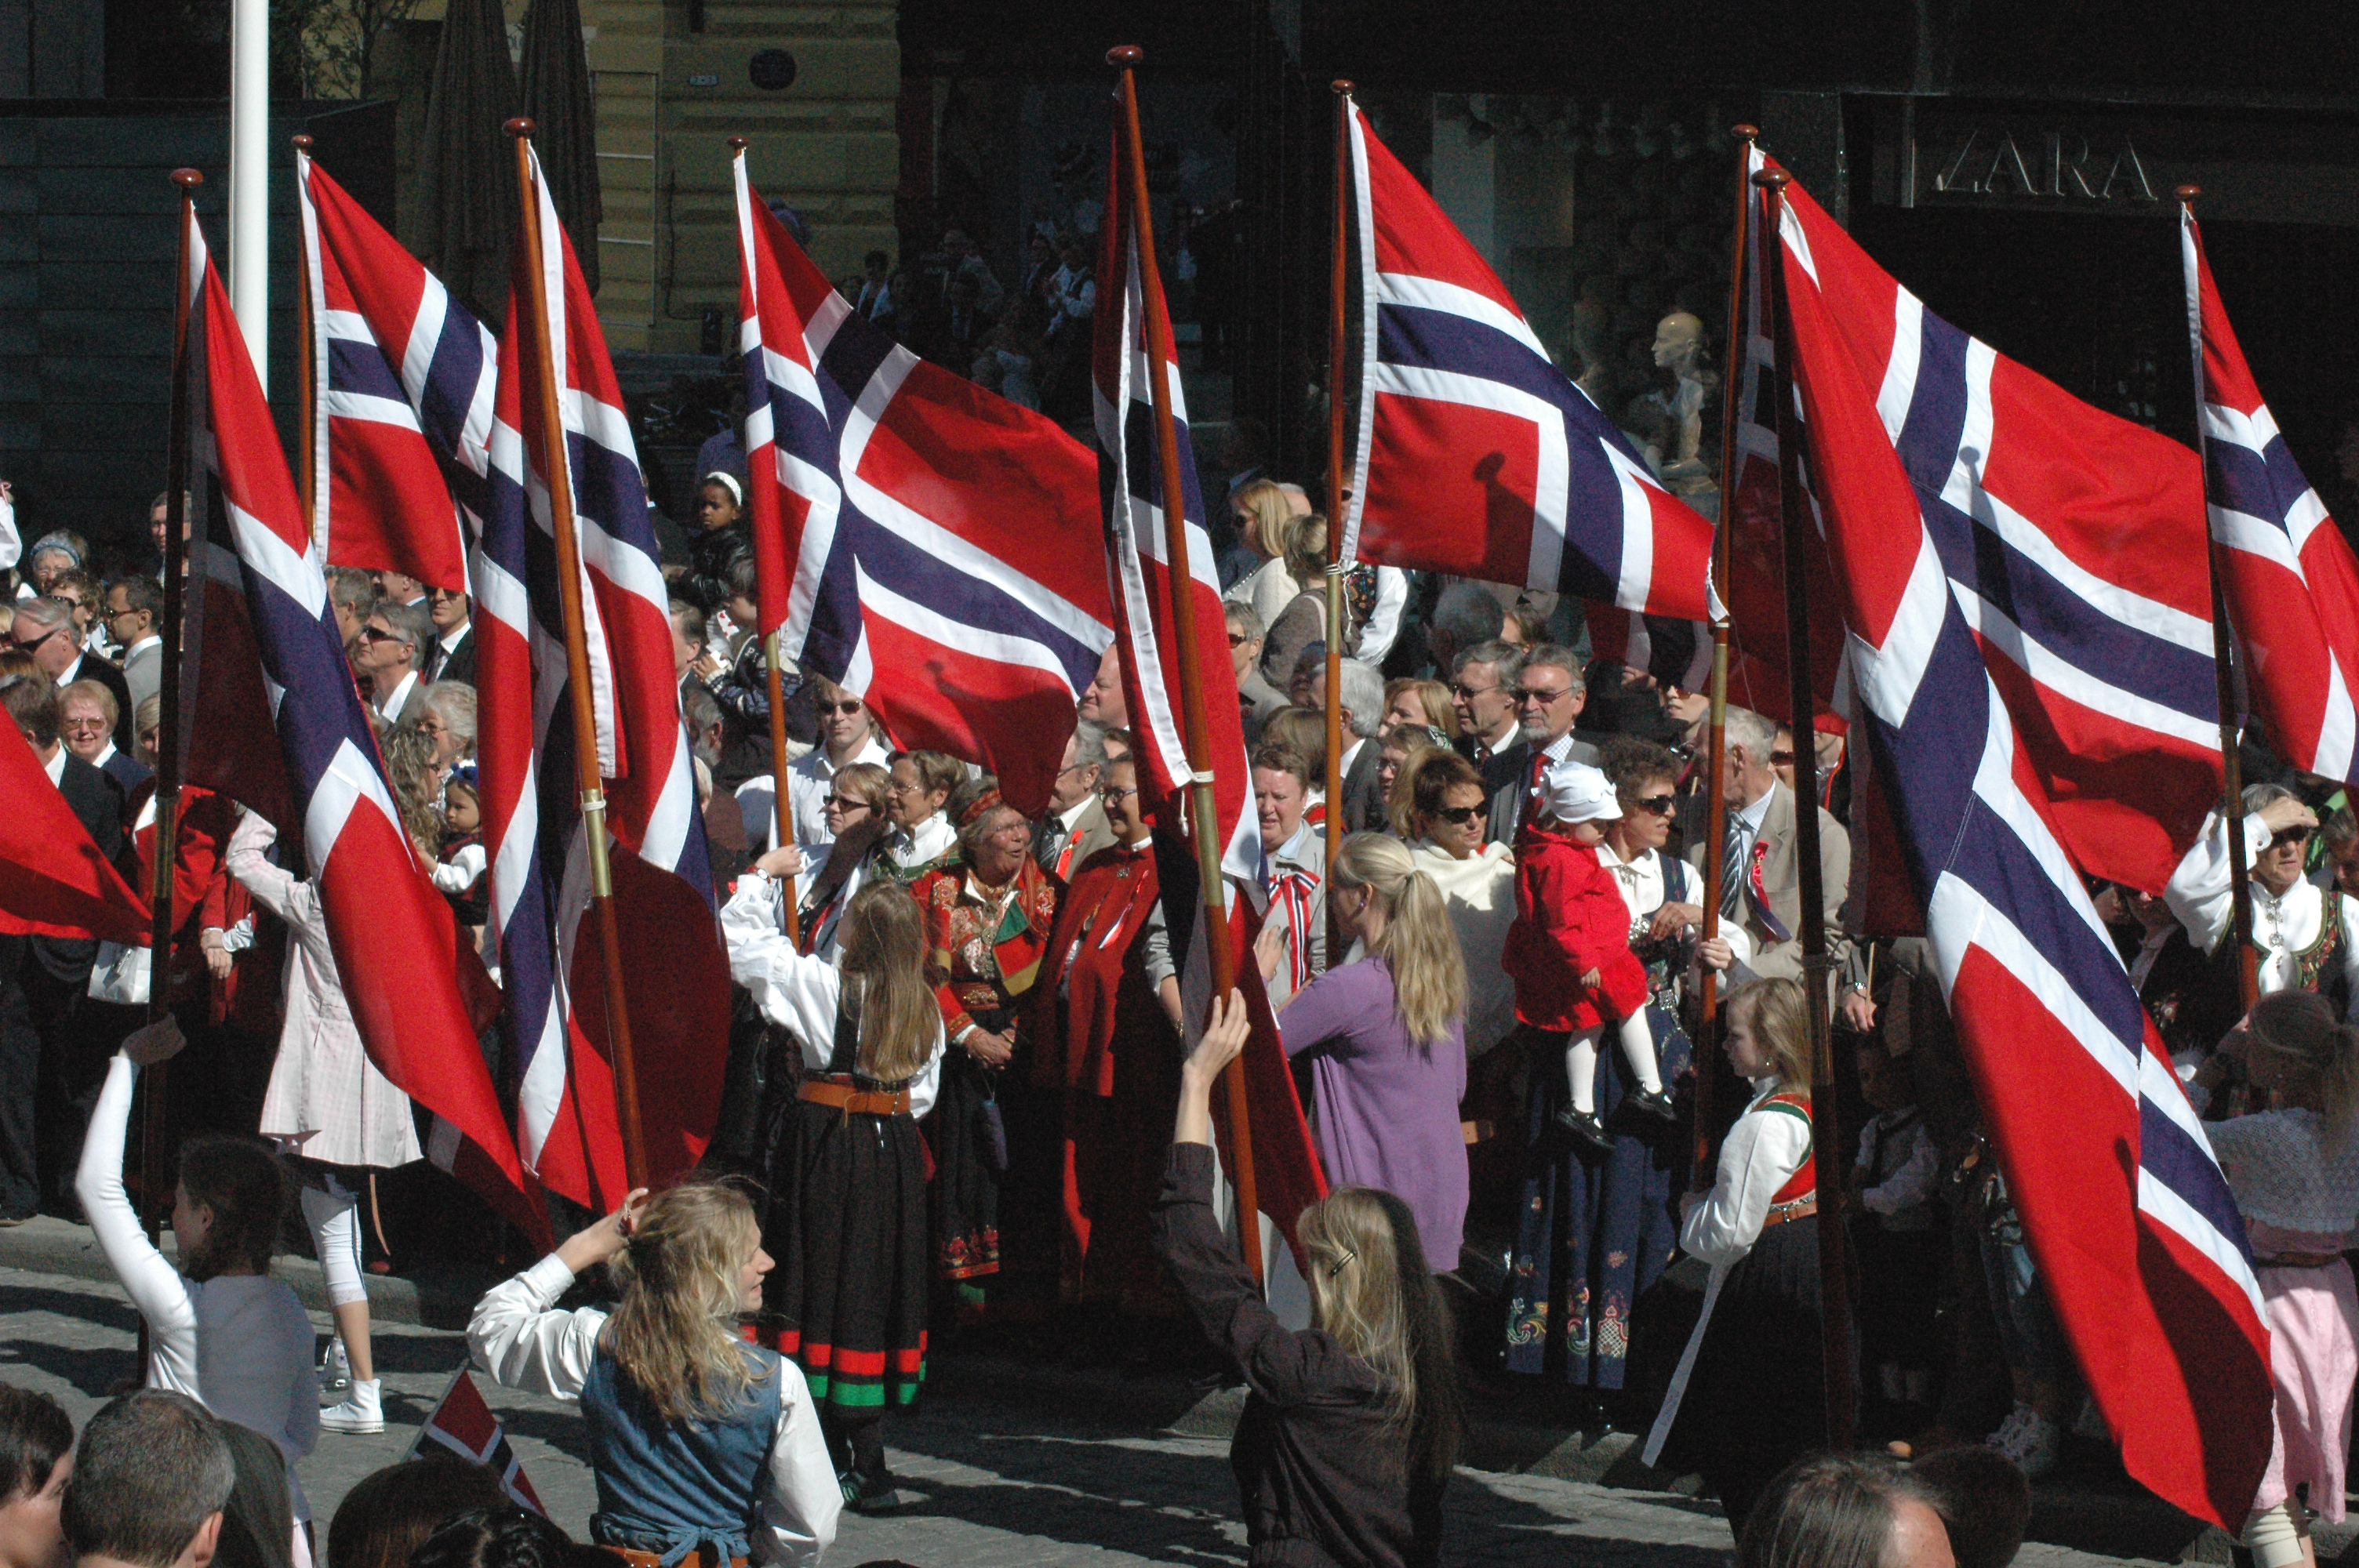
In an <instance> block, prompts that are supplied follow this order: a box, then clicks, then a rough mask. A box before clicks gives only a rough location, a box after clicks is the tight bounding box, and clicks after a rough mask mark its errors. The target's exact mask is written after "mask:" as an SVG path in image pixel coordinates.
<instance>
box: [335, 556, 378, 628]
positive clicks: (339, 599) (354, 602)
mask: <svg viewBox="0 0 2359 1568" xmlns="http://www.w3.org/2000/svg"><path fill="white" fill-rule="evenodd" d="M328 599H329V601H330V602H331V603H334V604H341V605H342V606H343V607H344V608H345V609H346V610H357V611H360V612H361V613H362V616H363V618H364V619H365V618H366V616H367V613H368V611H369V610H370V609H371V608H372V607H373V606H375V603H376V600H377V592H376V584H375V582H374V581H373V580H371V579H370V577H369V575H368V573H366V572H364V571H363V570H361V569H360V568H358V567H330V568H328Z"/></svg>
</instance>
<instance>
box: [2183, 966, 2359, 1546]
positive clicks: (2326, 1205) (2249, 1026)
mask: <svg viewBox="0 0 2359 1568" xmlns="http://www.w3.org/2000/svg"><path fill="white" fill-rule="evenodd" d="M2240 1035H2241V1038H2242V1047H2241V1049H2242V1054H2243V1055H2244V1058H2245V1075H2246V1076H2247V1077H2248V1078H2249V1080H2250V1081H2251V1083H2252V1086H2253V1087H2254V1088H2255V1089H2256V1090H2258V1091H2260V1092H2261V1093H2264V1094H2267V1095H2268V1096H2269V1097H2271V1098H2272V1099H2273V1100H2274V1101H2275V1102H2276V1108H2275V1109H2272V1110H2265V1111H2259V1112H2256V1113H2255V1114H2253V1115H2250V1116H2238V1117H2232V1118H2230V1119H2228V1120H2226V1121H2207V1122H2204V1123H2203V1124H2202V1127H2203V1130H2204V1131H2205V1132H2206V1133H2208V1134H2210V1135H2211V1139H2212V1152H2213V1153H2214V1154H2216V1155H2218V1156H2219V1160H2220V1169H2221V1170H2222V1171H2223V1173H2225V1174H2226V1175H2227V1178H2228V1185H2229V1187H2230V1189H2231V1190H2232V1191H2234V1193H2235V1195H2236V1207H2237V1208H2238V1209H2239V1210H2240V1211H2241V1212H2242V1213H2243V1214H2244V1217H2245V1231H2246V1233H2247V1234H2248V1235H2249V1237H2250V1238H2251V1240H2252V1244H2253V1263H2254V1265H2255V1269H2254V1272H2255V1274H2256V1277H2257V1278H2258V1279H2259V1281H2260V1286H2261V1303H2262V1305H2263V1307H2264V1308H2265V1309H2266V1310H2267V1316H2268V1325H2269V1371H2270V1374H2271V1381H2272V1382H2274V1383H2275V1384H2276V1393H2277V1400H2276V1403H2277V1441H2276V1442H2275V1443H2274V1444H2271V1445H2270V1450H2269V1467H2268V1471H2267V1474H2266V1475H2265V1476H2263V1477H2262V1479H2261V1489H2260V1492H2259V1494H2258V1495H2257V1496H2256V1497H2255V1498H2253V1512H2252V1516H2251V1518H2250V1519H2249V1520H2248V1521H2247V1523H2246V1525H2245V1545H2246V1546H2247V1547H2249V1548H2250V1549H2251V1551H2252V1553H2253V1561H2254V1563H2256V1564H2258V1568H2290V1565H2291V1564H2294V1563H2316V1562H2317V1561H2318V1553H2317V1548H2316V1547H2315V1546H2313V1545H2312V1544H2311V1541H2310V1525H2309V1518H2310V1514H2309V1513H2308V1512H2305V1510H2304V1509H2302V1507H2301V1505H2300V1504H2299V1502H2297V1501H2295V1500H2294V1495H2295V1493H2297V1492H2298V1491H2299V1489H2300V1488H2301V1487H2302V1486H2303V1485H2304V1484H2305V1483H2307V1484H2308V1486H2309V1487H2310V1512H2314V1513H2315V1514H2316V1515H2317V1517H2319V1518H2321V1519H2325V1520H2327V1521H2328V1522H2329V1523H2333V1522H2335V1521H2337V1520H2340V1519H2342V1518H2343V1473H2344V1455H2345V1454H2348V1453H2349V1452H2350V1447H2351V1407H2352V1384H2353V1379H2354V1378H2359V1292H2354V1289H2353V1285H2352V1279H2351V1265H2350V1264H2348V1263H2346V1262H2345V1261H2343V1246H2344V1242H2345V1238H2346V1237H2347V1236H2348V1235H2349V1233H2350V1231H2351V1229H2352V1228H2353V1227H2354V1224H2359V1030H2354V1029H2353V1028H2352V1027H2351V1026H2350V1025H2349V1024H2346V1023H2341V1022H2336V1019H2335V1016H2334V1010H2333V1009H2332V1007H2331V1006H2329V1005H2328V1003H2327V1002H2326V1000H2325V999H2324V998H2322V997H2321V996H2320V995H2319V994H2318V993H2317V992H2316V991H2306V990H2283V991H2277V992H2276V993H2274V994H2273V995H2269V996H2265V997H2263V998H2262V999H2261V1000H2259V1001H2257V1002H2256V1003H2255V1004H2254V1005H2253V1011H2252V1013H2251V1015H2250V1016H2249V1017H2248V1018H2246V1019H2245V1026H2244V1028H2243V1029H2242V1030H2241V1031H2239V1032H2238V1033H2237V1034H2232V1035H2230V1036H2229V1038H2228V1043H2227V1044H2226V1045H2224V1046H2223V1048H2222V1049H2223V1053H2229V1052H2234V1051H2235V1050H2237V1049H2238V1040H2239V1036H2240Z"/></svg>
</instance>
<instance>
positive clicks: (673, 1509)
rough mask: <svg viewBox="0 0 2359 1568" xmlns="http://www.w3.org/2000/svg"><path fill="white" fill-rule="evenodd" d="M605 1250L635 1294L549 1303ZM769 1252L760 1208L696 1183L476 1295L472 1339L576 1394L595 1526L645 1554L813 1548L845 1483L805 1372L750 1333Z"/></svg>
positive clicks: (710, 1563)
mask: <svg viewBox="0 0 2359 1568" xmlns="http://www.w3.org/2000/svg"><path fill="white" fill-rule="evenodd" d="M600 1264H604V1265H605V1267H606V1271H607V1277H608V1279H609V1280H610V1281H612V1282H613V1284H614V1288H615V1290H616V1292H618V1293H619V1295H620V1298H621V1299H620V1300H619V1301H618V1302H617V1303H616V1304H615V1307H614V1311H613V1313H612V1314H609V1313H607V1312H606V1311H604V1310H603V1309H602V1308H598V1307H582V1308H579V1309H577V1310H575V1311H572V1312H555V1311H551V1310H550V1308H551V1306H552V1305H553V1303H555V1302H556V1300H557V1298H558V1297H560V1296H561V1295H563V1294H564V1293H565V1292H566V1290H567V1288H568V1287H569V1286H571V1284H572V1283H573V1281H574V1279H575V1278H576V1277H577V1276H578V1275H581V1274H583V1273H586V1272H588V1271H590V1270H591V1269H592V1268H595V1267H597V1266H598V1265H600ZM769 1271H770V1256H769V1254H768V1253H766V1252H765V1251H763V1250H762V1238H761V1233H760V1230H759V1228H758V1227H757V1226H756V1222H755V1217H754V1206H753V1204H752V1203H751V1201H749V1200H748V1199H747V1198H746V1196H745V1194H744V1193H742V1192H739V1191H737V1190H736V1189H734V1188H733V1187H728V1186H722V1185H716V1184H690V1185H686V1186H679V1187H674V1188H672V1189H671V1190H670V1191H669V1192H666V1193H662V1194H659V1195H657V1196H655V1197H652V1198H650V1197H648V1196H647V1192H646V1190H645V1189H639V1190H636V1191H634V1192H632V1193H631V1194H630V1195H628V1196H627V1197H625V1199H624V1200H623V1206H622V1207H621V1208H619V1209H616V1210H615V1211H614V1213H613V1214H610V1215H608V1216H607V1217H605V1218H604V1219H602V1220H600V1221H598V1222H597V1223H596V1224H594V1225H592V1226H591V1227H588V1228H587V1229H585V1230H582V1231H578V1232H576V1233H575V1234H574V1235H572V1236H571V1237H570V1238H567V1239H566V1242H565V1244H564V1245H563V1246H561V1247H560V1248H559V1249H557V1250H556V1251H554V1252H552V1253H550V1254H549V1256H548V1257H546V1258H543V1259H542V1260H540V1261H539V1262H538V1263H535V1264H534V1265H533V1266H532V1267H531V1268H529V1269H527V1270H526V1271H524V1272H523V1273H521V1274H518V1275H517V1276H516V1278H514V1279H512V1280H510V1281H507V1282H506V1284H504V1285H499V1286H496V1287H495V1288H494V1289H493V1290H492V1292H490V1293H489V1294H487V1295H485V1296H484V1299H483V1300H482V1301H480V1302H478V1303H475V1312H474V1317H473V1321H472V1322H470V1323H469V1324H468V1325H467V1346H468V1349H469V1351H470V1352H471V1353H472V1354H473V1357H474V1361H475V1365H476V1367H478V1368H481V1369H482V1370H483V1371H484V1372H486V1373H488V1374H489V1375H490V1376H492V1377H493V1378H495V1379H497V1380H498V1381H499V1382H500V1383H501V1384H502V1385H504V1386H505V1387H507V1388H511V1389H523V1390H527V1391H529V1392H532V1393H538V1394H553V1395H555V1396H556V1397H557V1398H559V1399H561V1400H580V1401H581V1404H582V1418H583V1419H584V1420H585V1421H586V1422H588V1423H589V1428H590V1453H591V1465H592V1471H593V1473H594V1475H595V1477H596V1480H597V1484H598V1507H597V1509H596V1511H594V1512H593V1513H592V1514H591V1516H590V1538H591V1540H592V1541H595V1542H597V1543H598V1544H599V1545H601V1546H604V1547H610V1548H612V1549H614V1551H616V1552H620V1553H621V1554H622V1555H623V1557H624V1558H625V1560H626V1561H627V1562H629V1563H630V1564H631V1565H632V1568H658V1564H659V1563H675V1564H679V1563H685V1564H687V1565H688V1568H726V1565H727V1564H728V1563H731V1562H732V1561H734V1560H736V1559H739V1558H747V1557H750V1558H752V1559H753V1560H754V1561H756V1562H758V1563H766V1564H767V1563H785V1564H794V1565H797V1568H801V1565H805V1564H815V1563H818V1562H819V1558H820V1553H821V1552H823V1551H825V1550H826V1549H827V1546H828V1543H829V1542H830V1541H833V1540H834V1539H835V1522H836V1517H837V1514H838V1512H839V1510H840V1509H842V1507H843V1493H842V1491H841V1490H840V1489H839V1488H838V1487H837V1484H836V1478H835V1471H834V1468H833V1467H832V1465H829V1463H828V1458H827V1444H826V1441H825V1440H824V1439H823V1438H822V1437H821V1435H820V1428H819V1412H818V1411H817V1410H816V1409H814V1408H813V1407H812V1404H811V1397H810V1389H809V1388H808V1387H807V1386H806V1385H805V1384H804V1381H803V1375H802V1372H801V1370H800V1369H799V1368H797V1367H795V1366H794V1365H793V1364H792V1363H791V1362H788V1361H785V1360H783V1359H781V1358H780V1357H778V1355H777V1353H776V1352H775V1351H771V1350H766V1349H764V1348H762V1347H760V1346H754V1345H749V1344H746V1343H745V1342H744V1341H743V1340H742V1339H741V1338H740V1337H739V1336H738V1325H739V1323H740V1321H741V1320H742V1319H743V1318H744V1317H745V1314H749V1313H751V1312H753V1311H755V1310H756V1308H758V1307H759V1306H760V1305H761V1303H762V1279H763V1276H764V1275H766V1274H767V1273H768V1272H769Z"/></svg>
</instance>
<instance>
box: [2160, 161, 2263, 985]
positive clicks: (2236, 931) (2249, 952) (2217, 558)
mask: <svg viewBox="0 0 2359 1568" xmlns="http://www.w3.org/2000/svg"><path fill="white" fill-rule="evenodd" d="M2171 194H2172V195H2174V196H2176V197H2178V198H2179V221H2180V225H2181V227H2182V229H2183V228H2184V226H2185V225H2187V224H2189V223H2192V222H2194V221H2195V199H2196V198H2197V197H2199V196H2201V195H2202V194H2203V188H2202V187H2201V186H2200V185H2182V186H2180V188H2179V189H2177V190H2175V191H2173V192H2172V193H2171ZM2187 340H2188V341H2187V346H2188V351H2189V352H2190V355H2191V356H2192V357H2193V360H2194V364H2195V450H2196V453H2197V454H2198V455H2199V456H2200V457H2201V458H2202V459H2203V538H2204V551H2205V554H2206V556H2207V557H2209V559H2210V562H2211V567H2212V675H2213V677H2214V678H2215V679H2216V681H2217V682H2218V685H2219V690H2220V773H2221V781H2222V787H2221V792H2220V794H2221V803H2220V830H2221V831H2222V832H2223V833H2225V834H2226V835H2227V836H2228V867H2229V872H2228V903H2229V908H2230V910H2231V912H2232V915H2233V920H2234V927H2233V932H2232V935H2234V937H2235V940H2236V987H2237V991H2238V993H2239V1000H2242V1002H2243V1003H2244V1011H2246V1012H2250V1011H2253V1003H2255V1002H2256V1001H2258V1000H2260V997H2261V966H2260V954H2259V953H2258V952H2257V951H2256V950H2255V948H2254V946H2253V884H2252V881H2251V880H2250V879H2251V875H2252V868H2251V867H2249V866H2247V865H2246V864H2245V777H2244V774H2245V767H2244V760H2243V758H2242V757H2241V756H2240V755H2239V754H2238V750H2237V744H2236V741H2237V730H2239V728H2241V727H2240V726H2239V724H2238V723H2237V719H2236V675H2235V663H2234V661H2235V634H2234V632H2232V631H2231V630H2230V629H2229V625H2228V590H2227V587H2226V578H2227V573H2226V571H2225V569H2224V568H2225V567H2226V565H2227V562H2226V561H2225V560H2224V559H2223V558H2222V557H2223V550H2222V547H2221V544H2220V540H2219V537H2218V535H2215V534H2213V533H2212V452H2211V438H2210V436H2209V435H2208V434H2207V433H2206V432H2205V430H2204V427H2203V305H2202V300H2201V297H2199V296H2198V294H2197V292H2196V282H2195V272H2194V267H2193V264H2192V263H2191V262H2190V264H2189V266H2188V273H2187Z"/></svg>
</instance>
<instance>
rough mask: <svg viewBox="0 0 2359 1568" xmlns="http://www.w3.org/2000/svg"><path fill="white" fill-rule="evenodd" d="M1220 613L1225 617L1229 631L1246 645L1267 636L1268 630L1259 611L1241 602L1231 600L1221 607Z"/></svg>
mask: <svg viewBox="0 0 2359 1568" xmlns="http://www.w3.org/2000/svg"><path fill="white" fill-rule="evenodd" d="M1221 612H1222V613H1223V615H1224V616H1225V617H1227V619H1228V622H1229V629H1230V630H1231V631H1233V632H1234V633H1237V634H1238V635H1239V636H1241V637H1243V638H1244V639H1245V641H1246V642H1248V643H1258V642H1260V641H1261V640H1262V638H1264V637H1265V636H1267V635H1268V634H1269V628H1268V627H1267V626H1266V625H1265V624H1264V623H1263V622H1262V618H1261V611H1258V610H1256V609H1255V608H1254V607H1253V606H1252V605H1250V604H1247V603H1245V601H1244V600H1230V601H1229V602H1228V603H1226V604H1224V605H1223V606H1221Z"/></svg>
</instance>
